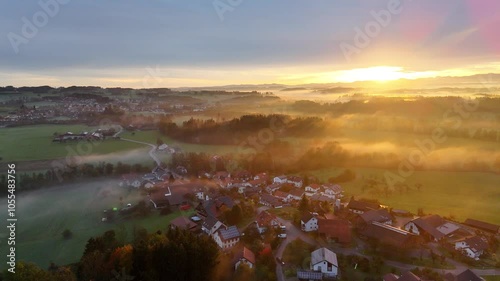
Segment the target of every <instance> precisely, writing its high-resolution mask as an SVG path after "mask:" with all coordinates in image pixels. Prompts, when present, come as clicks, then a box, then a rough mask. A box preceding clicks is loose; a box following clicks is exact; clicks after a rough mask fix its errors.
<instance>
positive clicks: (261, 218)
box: [255, 211, 280, 234]
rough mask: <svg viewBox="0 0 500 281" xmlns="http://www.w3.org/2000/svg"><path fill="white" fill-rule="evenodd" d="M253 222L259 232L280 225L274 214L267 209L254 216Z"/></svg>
mask: <svg viewBox="0 0 500 281" xmlns="http://www.w3.org/2000/svg"><path fill="white" fill-rule="evenodd" d="M255 224H256V227H257V229H258V230H259V233H260V234H262V233H264V232H266V231H267V230H268V229H269V228H270V227H277V226H279V225H280V223H279V221H278V219H277V218H276V216H275V215H273V214H271V213H269V212H268V211H262V212H260V213H259V214H258V215H257V217H256V218H255Z"/></svg>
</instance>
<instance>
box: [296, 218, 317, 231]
mask: <svg viewBox="0 0 500 281" xmlns="http://www.w3.org/2000/svg"><path fill="white" fill-rule="evenodd" d="M300 224H301V227H302V231H305V232H311V231H316V230H318V219H317V218H312V219H310V220H309V221H308V222H303V221H300Z"/></svg>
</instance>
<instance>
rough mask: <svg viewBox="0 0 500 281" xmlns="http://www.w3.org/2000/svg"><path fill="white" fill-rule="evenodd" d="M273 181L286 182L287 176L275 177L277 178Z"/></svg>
mask: <svg viewBox="0 0 500 281" xmlns="http://www.w3.org/2000/svg"><path fill="white" fill-rule="evenodd" d="M273 182H274V183H286V178H284V179H281V178H280V177H275V178H274V179H273Z"/></svg>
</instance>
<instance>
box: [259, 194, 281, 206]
mask: <svg viewBox="0 0 500 281" xmlns="http://www.w3.org/2000/svg"><path fill="white" fill-rule="evenodd" d="M259 203H260V204H262V205H264V206H268V207H272V208H281V207H283V202H282V201H281V200H280V199H278V198H276V197H274V196H272V195H271V194H267V193H264V194H262V195H261V196H260V200H259Z"/></svg>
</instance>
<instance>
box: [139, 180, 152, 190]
mask: <svg viewBox="0 0 500 281" xmlns="http://www.w3.org/2000/svg"><path fill="white" fill-rule="evenodd" d="M141 186H142V187H143V188H146V189H150V188H153V187H154V186H155V182H154V181H150V180H145V181H143V182H142V183H141Z"/></svg>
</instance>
